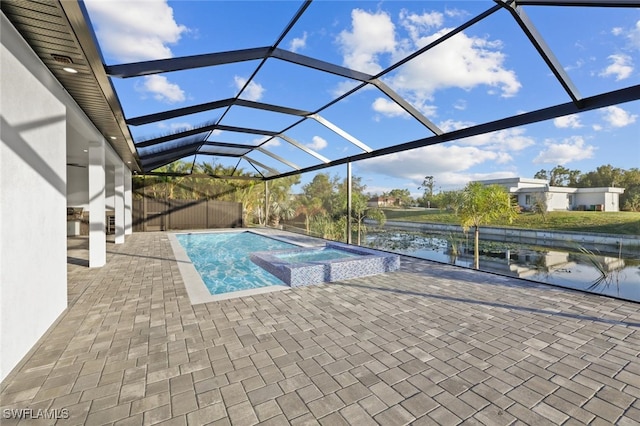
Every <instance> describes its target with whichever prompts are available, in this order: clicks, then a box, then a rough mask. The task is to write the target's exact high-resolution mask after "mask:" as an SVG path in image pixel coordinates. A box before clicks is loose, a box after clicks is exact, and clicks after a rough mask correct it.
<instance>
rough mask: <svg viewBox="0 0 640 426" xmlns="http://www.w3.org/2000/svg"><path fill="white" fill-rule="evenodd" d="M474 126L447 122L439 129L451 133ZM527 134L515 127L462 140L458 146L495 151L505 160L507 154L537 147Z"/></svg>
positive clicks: (465, 122) (463, 122) (466, 122)
mask: <svg viewBox="0 0 640 426" xmlns="http://www.w3.org/2000/svg"><path fill="white" fill-rule="evenodd" d="M474 124H475V123H472V122H468V121H453V120H446V121H443V122H441V123H439V127H440V129H442V130H443V131H445V132H450V131H453V130H460V129H464V128H467V127H471V126H473V125H474ZM525 133H526V130H525V129H524V128H521V127H515V128H513V129H504V130H498V131H495V132H491V133H485V134H482V135H476V136H470V137H468V138H464V139H460V140H459V141H458V144H460V145H463V146H476V147H482V148H483V149H488V150H491V151H495V152H496V155H503V157H502V158H503V159H505V158H506V156H505V154H504V153H505V152H517V151H522V150H523V149H525V148H527V147H530V146H531V145H535V143H536V142H535V139H533V138H532V137H529V136H526V135H525Z"/></svg>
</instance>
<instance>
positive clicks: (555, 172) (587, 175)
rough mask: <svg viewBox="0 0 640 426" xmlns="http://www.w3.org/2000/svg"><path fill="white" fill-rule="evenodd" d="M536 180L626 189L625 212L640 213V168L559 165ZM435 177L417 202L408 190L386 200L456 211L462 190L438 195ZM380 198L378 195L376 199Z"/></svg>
mask: <svg viewBox="0 0 640 426" xmlns="http://www.w3.org/2000/svg"><path fill="white" fill-rule="evenodd" d="M533 178H534V179H543V180H546V181H548V182H549V185H550V186H563V187H574V188H602V187H618V188H624V193H623V194H621V195H620V206H621V209H622V210H627V211H634V212H638V211H640V168H631V169H628V170H625V169H622V168H619V167H613V166H611V165H610V164H607V165H603V166H600V167H597V168H596V170H593V171H590V172H581V171H580V170H571V169H568V168H566V167H564V166H562V165H558V166H556V167H554V168H552V169H550V170H545V169H541V170H539V171H538V172H536V174H535V175H534V176H533ZM435 184H436V182H435V180H434V177H433V176H425V178H424V180H423V182H422V185H421V186H420V187H418V189H421V190H423V191H424V193H423V195H422V196H420V197H417V198H416V199H414V198H412V197H411V194H410V192H409V190H408V189H392V190H391V191H388V192H385V193H383V194H382V196H383V197H390V198H391V197H392V198H393V199H394V200H395V204H396V205H397V206H411V205H417V206H422V207H432V208H441V209H448V210H454V211H455V210H457V209H458V207H457V206H459V205H460V200H461V192H462V190H452V191H439V192H436V191H435V190H434V188H435ZM376 196H377V195H376Z"/></svg>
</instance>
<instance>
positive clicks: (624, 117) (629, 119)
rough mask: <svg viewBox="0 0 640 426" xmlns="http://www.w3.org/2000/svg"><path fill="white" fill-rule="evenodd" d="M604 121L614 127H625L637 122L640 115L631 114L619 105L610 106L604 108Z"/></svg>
mask: <svg viewBox="0 0 640 426" xmlns="http://www.w3.org/2000/svg"><path fill="white" fill-rule="evenodd" d="M602 114H603V118H604V121H606V122H607V123H609V125H610V126H613V127H625V126H628V125H630V124H633V123H635V122H636V119H637V118H638V116H637V115H636V114H630V113H628V112H627V111H625V110H623V109H622V108H620V107H618V106H610V107H606V108H603V109H602Z"/></svg>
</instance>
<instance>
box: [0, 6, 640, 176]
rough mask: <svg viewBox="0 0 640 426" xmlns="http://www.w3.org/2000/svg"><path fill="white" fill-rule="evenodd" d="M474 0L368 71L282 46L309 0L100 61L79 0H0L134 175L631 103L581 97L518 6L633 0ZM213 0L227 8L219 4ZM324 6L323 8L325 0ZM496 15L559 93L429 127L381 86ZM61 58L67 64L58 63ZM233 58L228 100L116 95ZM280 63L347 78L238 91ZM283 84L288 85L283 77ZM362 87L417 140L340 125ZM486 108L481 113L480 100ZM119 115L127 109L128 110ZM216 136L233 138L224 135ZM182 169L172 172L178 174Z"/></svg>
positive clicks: (321, 159)
mask: <svg viewBox="0 0 640 426" xmlns="http://www.w3.org/2000/svg"><path fill="white" fill-rule="evenodd" d="M345 3H347V2H345ZM475 3H476V4H482V5H484V6H485V7H484V9H482V10H480V11H479V12H478V13H477V14H476V15H475V16H471V17H469V19H467V20H466V22H464V23H463V24H461V25H459V26H457V27H455V28H453V29H451V30H450V31H448V32H445V33H442V34H441V35H439V36H438V37H433V38H431V39H430V41H429V42H428V43H427V44H425V45H423V46H422V47H420V48H419V49H416V50H414V51H411V52H407V53H406V55H405V56H404V57H403V58H401V59H399V60H397V61H396V62H394V63H393V64H392V65H391V66H389V67H387V68H385V69H382V70H380V71H378V72H377V73H375V74H369V73H365V72H362V71H359V70H355V69H351V68H348V67H345V66H342V65H338V64H336V63H333V62H332V61H329V60H325V59H321V58H316V57H310V56H305V55H302V54H299V53H296V52H294V51H291V50H287V49H285V48H284V41H285V40H286V39H287V38H291V32H292V31H293V30H294V29H295V28H296V26H297V25H300V23H301V22H302V21H303V20H305V19H306V20H310V19H314V13H315V10H314V8H313V7H312V6H313V4H312V2H311V1H303V2H300V3H299V4H296V5H295V7H296V8H297V9H296V8H292V10H291V13H290V15H289V16H285V17H278V19H275V18H274V19H270V20H269V22H267V21H265V28H264V29H262V27H261V29H260V30H258V29H257V28H255V29H252V31H256V37H255V38H258V39H260V40H261V41H262V44H261V45H259V46H257V47H256V46H253V47H249V48H240V49H235V50H222V49H220V50H216V49H213V50H214V51H213V52H210V53H204V54H195V55H190V56H182V57H173V58H167V59H158V60H151V61H143V62H133V63H118V64H105V63H104V60H103V54H102V48H101V46H100V45H99V44H98V42H97V41H96V40H99V37H96V35H95V34H94V27H93V25H92V24H91V22H90V19H89V17H90V16H91V14H90V13H88V12H87V10H86V9H85V5H84V4H83V3H82V2H77V1H73V0H67V1H62V2H59V1H43V2H27V1H18V0H8V1H2V3H1V4H2V11H3V13H5V15H7V17H8V18H9V19H10V20H11V21H12V23H13V24H14V25H15V26H16V28H17V29H18V30H19V31H20V32H21V33H22V35H23V37H24V38H25V39H26V40H27V42H28V43H29V44H30V45H31V46H32V48H33V49H34V50H35V52H36V53H37V54H38V55H39V56H40V58H41V59H42V60H43V62H44V63H45V64H46V65H47V66H48V67H49V68H50V69H51V71H52V72H53V73H54V75H55V76H56V78H58V80H59V81H60V82H61V83H62V84H63V85H64V87H65V88H66V89H67V91H68V92H69V93H70V94H71V95H72V96H73V97H74V98H75V99H76V101H77V102H78V104H79V105H80V106H81V107H82V108H83V109H84V111H85V112H86V113H87V115H88V117H89V118H90V119H91V120H92V121H93V122H94V124H95V125H96V127H97V128H98V129H99V130H100V131H101V132H102V134H103V135H104V136H105V138H106V139H107V140H108V141H109V142H110V143H111V144H112V146H113V147H114V149H115V150H116V152H117V153H118V154H119V155H120V156H121V158H122V159H123V160H124V161H125V162H129V161H130V162H131V164H130V167H131V169H132V170H133V171H137V172H141V173H153V172H154V171H157V169H158V168H160V167H162V166H166V165H168V164H171V163H173V162H175V161H177V160H181V159H182V160H184V159H188V160H189V161H190V162H192V163H193V164H195V163H196V162H197V161H199V160H202V159H207V158H211V157H213V158H214V159H216V160H217V161H222V160H223V159H225V161H233V162H234V163H230V164H235V167H236V168H238V167H245V168H248V169H249V170H253V171H255V177H256V178H257V179H267V180H269V179H274V178H277V177H282V176H287V175H292V174H298V173H304V172H309V171H316V170H321V169H323V168H326V167H331V166H335V165H339V164H345V163H347V162H352V161H358V160H363V159H367V158H371V157H377V156H381V155H387V154H393V153H396V152H400V151H405V150H409V149H414V148H419V147H424V146H428V145H434V144H439V143H443V142H449V141H455V140H459V139H462V138H467V137H471V136H476V135H484V134H488V133H491V132H495V131H499V130H503V129H510V128H514V127H518V126H524V125H528V124H532V123H536V122H540V121H544V120H551V119H554V118H557V117H561V116H566V115H570V114H577V113H582V112H585V111H590V110H594V109H598V108H603V107H607V106H612V105H618V104H622V103H625V102H630V101H635V100H638V99H640V85H637V84H636V85H629V86H626V87H623V88H616V89H615V90H599V91H597V92H596V93H589V95H588V96H584V95H583V94H581V89H583V91H584V89H585V88H584V87H578V85H577V84H575V83H574V81H572V78H571V77H570V75H569V74H568V73H567V71H566V69H565V67H563V65H562V64H561V62H560V60H559V59H558V56H557V55H556V54H555V53H554V50H553V49H552V48H551V47H550V45H549V44H548V42H547V40H545V38H544V37H543V35H542V34H541V32H540V31H538V29H537V28H536V26H535V25H534V22H533V20H532V19H530V17H529V14H528V12H529V11H530V10H534V9H535V8H569V9H581V8H603V9H609V8H640V1H636V0H619V1H612V0H609V1H606V0H603V1H597V0H591V1H589V0H583V1H577V0H575V1H570V0H565V1H560V0H558V1H555V0H516V1H507V0H504V1H503V0H494V1H488V0H487V1H484V2H475ZM214 4H215V5H216V6H217V7H220V8H224V7H225V3H224V2H215V3H214ZM247 4H248V5H251V4H252V3H247ZM358 4H361V3H359V2H356V3H354V6H357V5H358ZM324 7H327V4H326V3H325V4H324ZM345 10H346V9H345ZM494 15H500V16H501V19H503V20H504V19H508V20H509V21H510V22H511V23H512V24H513V25H511V27H510V28H509V31H511V32H513V33H514V34H513V36H514V37H516V36H517V37H524V38H526V40H528V43H529V44H530V46H531V50H530V53H529V54H530V55H531V61H532V62H534V61H537V62H540V63H541V64H543V67H544V68H546V70H547V72H548V73H550V74H552V75H553V80H552V81H554V82H555V83H554V85H553V86H554V87H550V89H549V90H550V92H553V93H558V95H557V96H549V97H548V100H547V99H545V101H544V103H543V104H541V105H539V106H538V107H537V108H535V109H526V108H523V109H522V110H523V111H524V110H526V111H527V112H521V111H518V112H517V113H513V114H503V113H501V114H496V115H494V116H491V115H490V114H487V115H486V116H485V118H484V119H483V120H477V119H476V120H474V121H473V123H474V124H472V125H468V126H466V127H463V128H453V129H448V128H447V129H445V128H441V127H439V126H438V125H436V124H435V122H436V120H435V117H432V116H430V115H429V112H428V111H425V109H424V108H420V105H418V104H417V103H416V101H415V100H413V99H408V98H407V97H406V96H403V95H401V93H400V92H401V91H400V90H399V89H397V88H394V87H392V85H391V84H390V83H389V79H390V77H391V76H393V75H394V72H396V71H397V70H398V69H400V68H401V67H404V66H407V64H411V63H412V62H414V61H418V60H424V59H425V58H429V55H430V54H431V53H432V52H433V51H434V49H436V48H437V47H438V46H439V45H441V44H445V43H447V41H448V40H450V39H451V38H452V37H454V36H456V35H457V34H459V33H462V32H465V31H469V30H470V29H472V28H475V26H479V25H482V24H483V23H484V22H485V21H486V20H488V19H493V18H491V17H492V16H494ZM272 22H278V23H279V25H281V26H280V28H272V26H271V24H272ZM501 22H502V21H501ZM516 32H517V33H518V34H516ZM214 47H215V46H214ZM334 50H335V48H334ZM65 58H67V59H69V60H70V62H68V63H65V60H66V59H65ZM63 66H73V67H74V68H75V69H76V70H77V71H79V72H78V74H69V73H67V72H65V71H63V70H62V68H63ZM233 66H242V69H243V72H244V73H245V74H246V75H248V77H247V78H246V80H244V81H243V84H241V85H240V87H239V90H237V92H236V93H235V96H233V97H224V98H220V99H211V100H210V101H208V102H204V103H199V104H194V105H190V106H186V107H180V108H166V109H163V110H160V111H153V112H150V113H144V114H137V113H135V111H137V110H136V109H134V108H124V110H123V107H122V105H121V101H120V99H121V98H123V96H125V91H127V90H128V91H132V90H133V86H132V85H131V84H128V85H127V84H124V83H122V82H123V81H126V80H135V79H137V78H141V77H144V76H153V75H169V74H171V75H177V74H179V73H189V72H193V71H194V70H198V69H206V70H209V71H210V72H211V73H212V74H213V73H215V72H217V71H218V70H223V69H226V68H227V67H233ZM274 70H275V71H274ZM279 70H286V72H289V73H298V74H299V75H300V76H302V77H300V79H301V80H303V81H304V75H305V73H310V74H313V75H314V76H317V75H319V74H317V73H321V74H322V75H325V76H326V78H327V79H329V80H330V81H331V82H332V84H334V85H335V84H337V83H340V82H345V81H348V82H349V83H350V84H349V88H348V89H346V90H344V91H343V92H342V93H340V94H334V95H333V96H331V97H329V98H327V99H326V100H325V101H323V102H321V103H315V104H313V103H309V102H306V101H302V100H300V101H295V102H293V103H292V101H291V100H290V99H291V97H290V96H284V95H285V94H286V92H287V88H286V87H281V88H280V90H281V91H282V92H281V95H282V96H281V97H280V98H276V99H281V100H280V101H276V102H273V103H271V102H258V101H255V100H251V99H249V98H250V96H248V95H247V93H248V92H249V91H250V90H251V87H252V84H254V83H255V82H256V81H258V80H259V81H265V80H266V79H267V78H269V76H272V75H274V74H278V71H279ZM280 74H282V73H281V72H280ZM292 75H293V74H292ZM212 79H213V77H212ZM284 81H285V83H286V79H285V80H284ZM292 81H293V78H292ZM309 81H311V80H309ZM555 86H557V87H555ZM116 88H117V90H116ZM290 90H291V91H299V90H298V88H297V87H291V89H290ZM304 90H306V91H318V90H325V91H326V88H325V87H316V86H313V85H310V86H306V87H305V88H304ZM589 92H590V91H589ZM363 93H364V94H367V95H366V96H369V97H371V96H372V95H370V94H368V93H375V94H376V95H375V96H381V97H383V98H384V99H386V100H387V102H390V103H391V104H393V106H394V108H396V109H397V110H398V111H399V112H401V113H402V114H405V115H407V116H408V117H409V119H410V120H411V124H410V125H411V126H414V127H415V131H414V133H413V134H414V135H416V136H417V137H415V138H411V139H408V140H389V141H387V142H384V141H383V142H381V141H370V140H360V139H359V138H358V137H357V136H355V134H354V133H353V132H352V131H351V130H350V123H349V117H344V114H341V113H340V111H343V109H344V108H345V105H347V104H348V102H349V101H350V100H351V99H353V98H354V97H356V96H363ZM300 99H302V98H300ZM354 103H355V102H354ZM337 105H340V106H341V107H340V109H336V106H337ZM488 109H491V108H490V106H489V108H488ZM124 111H132V112H131V113H129V115H127V114H125V113H124ZM174 119H184V120H189V123H190V125H189V126H188V127H184V128H182V129H180V130H177V131H171V132H169V133H166V134H163V135H160V136H151V137H150V136H148V133H151V132H150V131H149V130H144V129H149V128H151V127H150V126H157V125H158V123H163V122H169V121H170V120H174ZM263 123H266V125H265V124H263ZM309 126H315V127H317V128H320V129H323V131H325V132H327V133H329V134H331V135H332V136H333V138H332V139H331V141H330V142H329V143H333V144H335V145H337V148H336V150H335V151H334V152H338V151H340V152H341V153H342V154H340V155H335V154H334V155H332V156H328V155H326V154H324V153H320V152H318V150H317V149H314V148H313V147H310V146H309V145H310V144H309V143H305V142H304V141H301V140H299V139H298V137H297V136H296V135H297V134H298V133H299V132H298V130H299V129H301V128H305V127H309ZM167 128H168V127H167ZM156 129H157V128H156ZM145 132H146V133H147V134H146V135H145V134H144V133H145ZM156 132H157V130H156ZM134 135H135V136H134ZM221 135H224V137H227V135H239V136H238V137H234V138H229V139H223V138H222V137H221ZM282 146H286V147H287V148H288V149H287V150H285V149H283V148H282ZM338 148H339V149H338ZM291 150H293V151H295V152H296V156H295V158H294V157H293V156H291V155H289V154H288V153H289V152H292V151H291ZM300 155H302V156H300ZM298 158H301V159H302V160H298ZM192 171H193V169H192V170H186V171H180V172H179V174H182V173H186V174H188V173H191V172H192Z"/></svg>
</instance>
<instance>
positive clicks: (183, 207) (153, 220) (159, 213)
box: [132, 198, 243, 232]
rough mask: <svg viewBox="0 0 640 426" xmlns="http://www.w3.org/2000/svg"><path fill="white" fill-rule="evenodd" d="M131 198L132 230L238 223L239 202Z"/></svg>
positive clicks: (240, 225) (156, 229)
mask: <svg viewBox="0 0 640 426" xmlns="http://www.w3.org/2000/svg"><path fill="white" fill-rule="evenodd" d="M132 201H133V212H132V216H133V230H134V231H135V232H140V231H168V230H177V229H208V228H238V227H242V226H243V224H242V203H237V202H231V201H217V200H207V199H204V200H174V199H152V198H142V199H134V200H132Z"/></svg>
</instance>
